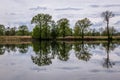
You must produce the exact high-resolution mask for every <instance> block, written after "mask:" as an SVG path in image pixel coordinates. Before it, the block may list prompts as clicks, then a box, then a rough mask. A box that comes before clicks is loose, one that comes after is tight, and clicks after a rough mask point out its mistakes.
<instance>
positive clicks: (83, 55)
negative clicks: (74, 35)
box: [74, 42, 92, 61]
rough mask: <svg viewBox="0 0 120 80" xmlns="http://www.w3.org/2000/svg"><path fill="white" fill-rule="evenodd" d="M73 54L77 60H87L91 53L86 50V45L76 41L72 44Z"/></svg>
mask: <svg viewBox="0 0 120 80" xmlns="http://www.w3.org/2000/svg"><path fill="white" fill-rule="evenodd" d="M74 50H75V55H76V57H77V58H78V59H79V60H84V61H89V59H90V58H91V56H92V54H90V53H89V51H88V46H87V45H86V44H84V42H82V43H81V44H78V43H76V44H75V45H74Z"/></svg>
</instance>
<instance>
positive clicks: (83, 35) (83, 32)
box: [82, 30, 84, 40]
mask: <svg viewBox="0 0 120 80" xmlns="http://www.w3.org/2000/svg"><path fill="white" fill-rule="evenodd" d="M82 40H84V30H82Z"/></svg>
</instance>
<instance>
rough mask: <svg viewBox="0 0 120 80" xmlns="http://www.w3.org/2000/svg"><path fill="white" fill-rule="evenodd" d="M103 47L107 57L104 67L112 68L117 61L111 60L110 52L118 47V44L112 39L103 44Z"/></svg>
mask: <svg viewBox="0 0 120 80" xmlns="http://www.w3.org/2000/svg"><path fill="white" fill-rule="evenodd" d="M103 47H104V48H105V50H106V58H105V59H104V63H103V67H105V68H112V66H113V65H115V63H114V62H112V61H111V60H110V52H111V51H113V50H114V49H115V48H116V45H115V44H113V43H112V42H111V41H108V42H107V43H105V44H103Z"/></svg>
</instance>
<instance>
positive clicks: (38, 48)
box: [31, 42, 52, 66]
mask: <svg viewBox="0 0 120 80" xmlns="http://www.w3.org/2000/svg"><path fill="white" fill-rule="evenodd" d="M33 50H34V51H35V53H36V56H31V59H32V61H33V63H35V64H37V65H38V66H44V65H50V64H52V61H51V59H52V57H51V56H50V55H49V54H50V43H49V42H36V43H33Z"/></svg>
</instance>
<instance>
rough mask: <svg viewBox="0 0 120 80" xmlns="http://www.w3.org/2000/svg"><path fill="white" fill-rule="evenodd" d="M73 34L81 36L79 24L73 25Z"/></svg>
mask: <svg viewBox="0 0 120 80" xmlns="http://www.w3.org/2000/svg"><path fill="white" fill-rule="evenodd" d="M74 36H81V29H80V27H79V26H75V27H74Z"/></svg>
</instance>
